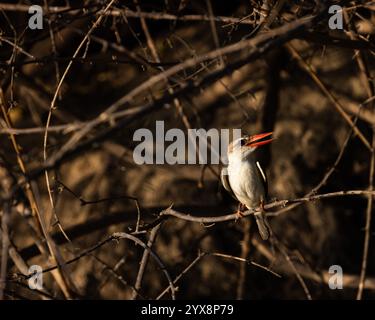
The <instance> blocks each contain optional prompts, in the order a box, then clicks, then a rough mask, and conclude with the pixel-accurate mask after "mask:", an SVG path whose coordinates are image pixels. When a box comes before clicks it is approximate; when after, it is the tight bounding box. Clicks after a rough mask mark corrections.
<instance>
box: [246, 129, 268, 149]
mask: <svg viewBox="0 0 375 320" xmlns="http://www.w3.org/2000/svg"><path fill="white" fill-rule="evenodd" d="M272 133H273V132H267V133H260V134H256V135H254V136H251V137H249V140H248V141H247V143H246V146H247V147H259V146H263V145H265V144H268V143H270V142H271V141H272V140H273V138H271V139H265V138H267V137H269V136H270V135H271V134H272Z"/></svg>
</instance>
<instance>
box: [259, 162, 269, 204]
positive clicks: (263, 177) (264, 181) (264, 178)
mask: <svg viewBox="0 0 375 320" xmlns="http://www.w3.org/2000/svg"><path fill="white" fill-rule="evenodd" d="M256 165H257V169H258V174H259V177H260V179H261V180H262V182H263V187H264V193H265V197H266V198H267V197H268V182H267V176H266V174H265V172H264V171H263V169H262V167H261V166H260V163H259V161H257V162H256Z"/></svg>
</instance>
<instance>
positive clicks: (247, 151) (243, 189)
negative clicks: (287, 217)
mask: <svg viewBox="0 0 375 320" xmlns="http://www.w3.org/2000/svg"><path fill="white" fill-rule="evenodd" d="M271 135H272V132H267V133H261V134H256V135H253V136H248V135H245V136H242V137H241V138H239V139H236V140H234V141H232V142H231V143H230V144H229V145H228V151H227V152H228V165H227V167H225V168H223V169H222V170H221V182H222V184H223V186H224V188H225V189H226V190H227V191H228V192H229V193H230V194H231V195H232V196H233V197H234V198H235V199H236V200H238V201H239V202H240V205H239V208H238V210H237V213H238V214H239V215H240V216H241V217H242V214H241V207H243V206H245V207H246V208H247V209H249V210H254V209H256V208H258V207H260V208H261V211H259V210H258V211H256V212H255V213H254V217H255V221H256V223H257V225H258V230H259V233H260V236H261V237H262V239H263V240H267V239H268V238H269V236H270V230H269V225H268V223H267V221H266V217H265V215H264V211H265V210H264V203H265V201H266V200H267V196H268V182H267V177H266V174H265V173H264V171H263V169H262V167H261V165H260V163H259V161H258V160H257V159H256V156H255V154H254V151H255V150H256V149H257V148H258V147H260V146H263V145H266V144H268V143H270V142H271V141H273V138H268V137H270V136H271Z"/></svg>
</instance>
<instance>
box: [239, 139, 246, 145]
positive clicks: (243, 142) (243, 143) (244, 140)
mask: <svg viewBox="0 0 375 320" xmlns="http://www.w3.org/2000/svg"><path fill="white" fill-rule="evenodd" d="M240 143H241V147H243V146H244V145H245V143H246V139H244V138H242V139H241V140H240Z"/></svg>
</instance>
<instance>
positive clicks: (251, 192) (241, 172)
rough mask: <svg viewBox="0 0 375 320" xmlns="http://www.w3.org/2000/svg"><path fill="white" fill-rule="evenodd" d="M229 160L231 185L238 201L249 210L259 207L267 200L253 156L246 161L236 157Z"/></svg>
mask: <svg viewBox="0 0 375 320" xmlns="http://www.w3.org/2000/svg"><path fill="white" fill-rule="evenodd" d="M228 160H229V164H228V175H229V183H230V186H231V188H232V190H233V193H234V194H235V196H236V197H237V199H238V201H240V202H241V203H243V204H245V205H246V207H247V208H248V209H252V208H255V207H258V206H259V204H260V202H261V201H262V200H265V199H264V198H265V191H264V187H263V183H262V181H261V180H260V177H259V174H258V172H257V170H258V169H257V167H256V162H255V160H254V159H253V157H251V156H250V157H248V158H246V159H242V158H241V157H236V156H234V157H229V159H228Z"/></svg>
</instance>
